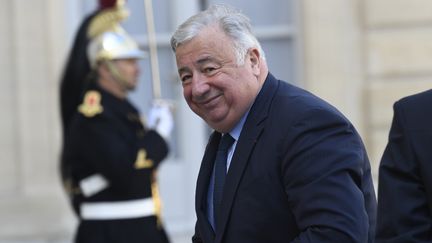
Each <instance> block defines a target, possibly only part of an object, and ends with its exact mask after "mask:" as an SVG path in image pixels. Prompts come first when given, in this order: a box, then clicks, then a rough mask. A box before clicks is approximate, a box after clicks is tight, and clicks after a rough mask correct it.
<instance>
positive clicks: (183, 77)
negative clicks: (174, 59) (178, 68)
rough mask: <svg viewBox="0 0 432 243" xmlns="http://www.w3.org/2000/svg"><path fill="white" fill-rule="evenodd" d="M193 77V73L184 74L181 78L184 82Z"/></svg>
mask: <svg viewBox="0 0 432 243" xmlns="http://www.w3.org/2000/svg"><path fill="white" fill-rule="evenodd" d="M191 77H192V75H184V76H182V77H181V78H180V79H181V81H182V82H183V83H184V82H187V81H188V80H189V79H191Z"/></svg>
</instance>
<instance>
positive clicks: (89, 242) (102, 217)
mask: <svg viewBox="0 0 432 243" xmlns="http://www.w3.org/2000/svg"><path fill="white" fill-rule="evenodd" d="M119 2H123V1H119ZM124 14H126V10H125V9H124V6H123V4H119V3H118V4H117V5H116V6H114V7H112V8H109V9H105V10H103V11H100V12H98V13H97V14H96V15H94V16H93V17H92V18H91V20H90V22H89V23H88V26H87V29H88V30H87V34H88V36H89V40H88V44H87V47H86V50H87V56H88V63H89V65H90V71H89V73H88V74H87V75H86V79H85V80H76V82H77V83H81V85H82V87H81V89H82V94H81V95H80V97H81V98H80V101H79V104H77V105H76V106H77V107H75V111H74V112H73V114H71V116H70V118H69V120H68V123H67V124H68V125H67V126H65V139H64V147H63V151H62V163H63V164H64V168H67V170H65V171H64V172H65V175H64V178H65V179H66V183H65V184H66V185H67V188H68V190H69V193H70V195H71V198H72V200H73V201H74V206H75V210H76V213H77V215H78V217H79V226H78V230H77V233H76V236H75V242H76V243H142V242H152V243H168V242H169V241H168V238H167V235H166V233H165V231H164V229H163V225H162V222H161V218H160V199H159V194H158V188H157V182H156V170H157V168H158V166H159V164H160V163H161V162H162V160H163V159H164V158H165V157H166V156H167V154H168V144H167V140H168V139H169V137H170V133H171V130H172V128H173V118H172V114H171V111H170V109H169V105H168V104H164V103H161V102H159V103H157V104H155V106H154V108H153V109H152V110H151V112H150V113H151V115H152V116H151V117H149V121H150V122H149V123H148V126H147V127H145V126H144V125H143V123H142V122H141V117H140V114H139V113H138V110H137V109H136V108H135V107H134V106H133V105H132V104H131V103H130V102H129V101H128V99H127V95H128V93H129V92H130V91H132V90H134V89H135V87H136V85H137V82H138V76H139V72H140V70H139V66H138V59H141V58H143V56H144V52H143V51H141V50H140V49H139V48H138V45H137V43H136V42H135V40H133V39H132V38H131V37H130V36H129V35H128V33H127V32H126V31H125V30H124V29H123V28H122V27H121V26H120V25H119V22H118V21H119V20H120V19H122V18H123V17H124V16H123V15H124ZM83 61H85V60H83ZM63 94H64V95H67V92H66V91H65V93H63ZM65 114H66V113H65Z"/></svg>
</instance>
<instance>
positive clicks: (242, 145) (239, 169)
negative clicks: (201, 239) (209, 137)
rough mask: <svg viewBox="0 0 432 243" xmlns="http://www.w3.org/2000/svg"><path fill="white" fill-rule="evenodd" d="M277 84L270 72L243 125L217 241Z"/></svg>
mask: <svg viewBox="0 0 432 243" xmlns="http://www.w3.org/2000/svg"><path fill="white" fill-rule="evenodd" d="M277 86H278V81H277V80H276V79H275V78H274V77H273V76H272V75H271V74H270V73H269V75H268V76H267V79H266V81H265V82H264V84H263V87H262V89H261V91H260V92H259V94H258V96H257V98H256V99H255V102H254V104H253V106H252V108H251V110H250V111H249V115H248V117H247V119H246V122H245V124H244V125H243V129H242V131H241V133H240V137H239V141H238V142H237V146H236V149H235V152H234V155H233V158H232V160H231V165H230V168H229V171H228V174H227V177H226V181H225V186H224V192H223V197H222V212H221V220H220V223H221V225H220V226H219V225H218V227H216V228H217V234H216V237H217V238H216V240H215V242H216V243H218V242H221V240H222V236H223V232H224V231H225V228H226V224H227V222H228V218H229V215H230V212H231V207H232V204H233V201H234V198H235V194H236V191H237V188H238V186H239V184H240V181H241V179H242V176H243V173H244V171H245V169H246V167H247V164H248V162H249V157H250V155H251V154H252V152H253V149H254V147H255V144H256V143H257V141H258V139H259V136H260V135H261V133H262V131H263V129H264V125H265V123H264V121H265V119H266V118H267V115H268V112H269V109H270V104H271V102H272V100H273V97H274V93H275V92H276V90H277Z"/></svg>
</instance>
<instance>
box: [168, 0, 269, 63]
mask: <svg viewBox="0 0 432 243" xmlns="http://www.w3.org/2000/svg"><path fill="white" fill-rule="evenodd" d="M214 24H219V27H220V28H221V30H223V31H224V32H225V34H226V35H227V36H228V37H230V38H231V39H232V40H233V44H234V52H235V55H236V59H237V64H239V65H241V64H243V63H244V60H245V57H246V53H247V51H248V50H249V48H252V47H255V48H257V49H258V51H259V53H260V56H261V58H265V54H264V51H263V50H262V48H261V45H260V43H259V42H258V40H257V38H256V37H255V36H254V35H253V33H252V30H251V23H250V19H249V18H248V17H247V16H246V15H244V14H243V13H241V12H240V11H239V10H237V9H234V8H232V7H230V6H228V5H225V4H215V5H212V6H210V7H209V8H208V9H207V10H205V11H202V12H200V13H198V14H196V15H194V16H192V17H190V18H189V19H188V20H186V21H185V22H184V23H183V24H181V25H180V26H179V27H178V28H177V30H176V31H175V32H174V34H173V36H172V37H171V48H172V49H173V51H174V52H175V51H176V49H177V47H178V46H180V45H181V44H183V43H185V42H188V41H190V40H191V39H193V38H194V37H195V36H197V35H198V34H199V33H200V31H201V30H203V29H204V28H205V27H208V26H211V25H214Z"/></svg>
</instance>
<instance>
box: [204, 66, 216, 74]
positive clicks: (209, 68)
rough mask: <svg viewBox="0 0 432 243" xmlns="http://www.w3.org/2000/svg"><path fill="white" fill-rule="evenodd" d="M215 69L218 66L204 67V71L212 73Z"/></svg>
mask: <svg viewBox="0 0 432 243" xmlns="http://www.w3.org/2000/svg"><path fill="white" fill-rule="evenodd" d="M215 70H216V68H214V67H206V68H204V73H207V74H211V73H212V72H214V71H215Z"/></svg>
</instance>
